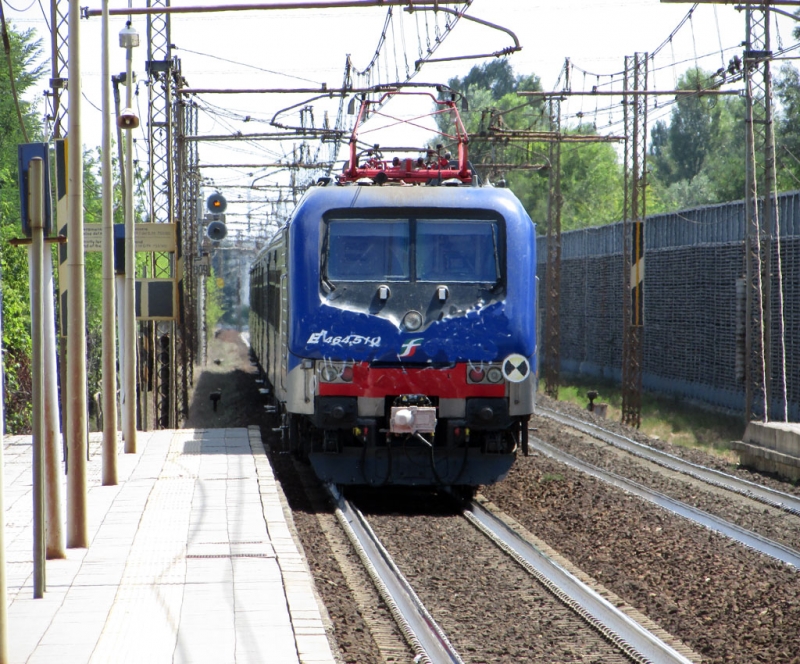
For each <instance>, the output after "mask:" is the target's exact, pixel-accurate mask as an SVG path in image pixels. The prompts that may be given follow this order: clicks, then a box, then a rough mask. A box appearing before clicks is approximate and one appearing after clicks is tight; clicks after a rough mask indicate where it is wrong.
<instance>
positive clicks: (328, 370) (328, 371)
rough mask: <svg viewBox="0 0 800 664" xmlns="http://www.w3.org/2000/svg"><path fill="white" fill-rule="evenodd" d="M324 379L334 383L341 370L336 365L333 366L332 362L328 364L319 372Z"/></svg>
mask: <svg viewBox="0 0 800 664" xmlns="http://www.w3.org/2000/svg"><path fill="white" fill-rule="evenodd" d="M319 374H320V376H321V377H322V380H323V381H324V382H326V383H332V382H333V381H335V380H336V379H337V378H338V377H339V371H338V370H337V369H336V367H332V366H331V365H330V364H326V365H325V366H324V367H322V371H320V372H319Z"/></svg>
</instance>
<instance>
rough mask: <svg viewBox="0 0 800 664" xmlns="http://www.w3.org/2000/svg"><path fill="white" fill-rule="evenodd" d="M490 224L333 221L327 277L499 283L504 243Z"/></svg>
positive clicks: (328, 241)
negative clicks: (502, 244)
mask: <svg viewBox="0 0 800 664" xmlns="http://www.w3.org/2000/svg"><path fill="white" fill-rule="evenodd" d="M499 223H500V222H498V221H496V220H489V219H391V220H385V219H332V220H330V221H329V222H328V230H327V238H326V253H325V269H324V273H325V275H326V277H327V279H328V280H329V281H331V282H337V281H432V282H462V283H484V284H495V283H497V281H498V280H499V279H500V264H501V261H500V256H501V243H500V241H499V237H500V229H499Z"/></svg>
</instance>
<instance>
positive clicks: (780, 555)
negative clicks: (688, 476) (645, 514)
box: [528, 437, 800, 569]
mask: <svg viewBox="0 0 800 664" xmlns="http://www.w3.org/2000/svg"><path fill="white" fill-rule="evenodd" d="M528 444H529V446H530V448H531V449H535V450H538V451H539V452H541V453H542V454H545V455H547V456H549V457H551V458H553V459H555V460H556V461H560V462H561V463H564V464H566V465H568V466H571V467H572V468H575V469H577V470H580V471H581V472H583V473H586V474H587V475H591V476H592V477H595V478H597V479H599V480H601V481H602V482H606V483H607V484H611V485H612V486H615V487H617V488H619V489H622V490H623V491H627V492H628V493H630V494H632V495H634V496H638V497H639V498H642V499H643V500H646V501H648V502H650V503H653V504H654V505H657V506H659V507H661V508H663V509H665V510H668V511H670V512H672V513H673V514H677V515H678V516H681V517H683V518H684V519H688V520H689V521H692V522H694V523H696V524H699V525H701V526H704V527H706V528H708V529H709V530H713V531H714V532H717V533H720V534H721V535H724V536H725V537H728V538H729V539H732V540H734V541H735V542H738V543H739V544H742V545H744V546H746V547H748V548H750V549H753V550H754V551H758V552H759V553H763V554H764V555H767V556H770V557H771V558H775V559H776V560H780V561H781V562H782V563H786V564H787V565H792V566H793V567H795V568H796V569H800V551H796V550H795V549H791V548H789V547H788V546H784V545H783V544H780V543H779V542H775V541H774V540H771V539H769V538H767V537H763V536H761V535H759V534H757V533H754V532H752V531H750V530H746V529H744V528H741V527H740V526H737V525H735V524H733V523H731V522H729V521H726V520H725V519H721V518H720V517H717V516H714V515H713V514H709V513H708V512H704V511H703V510H700V509H697V508H696V507H692V506H691V505H687V504H686V503H682V502H681V501H679V500H675V499H674V498H670V497H669V496H665V495H664V494H663V493H659V492H658V491H654V490H653V489H649V488H647V487H645V486H642V485H641V484H638V483H637V482H634V481H633V480H629V479H625V478H623V477H620V476H619V475H616V474H614V473H612V472H609V471H607V470H602V469H600V468H598V467H597V466H593V465H592V464H590V463H586V462H585V461H581V460H580V459H577V458H576V457H574V456H572V455H571V454H567V453H566V452H564V451H562V450H560V449H558V448H557V447H554V446H553V445H550V443H546V442H544V441H543V440H539V439H538V438H533V437H530V438H529V443H528Z"/></svg>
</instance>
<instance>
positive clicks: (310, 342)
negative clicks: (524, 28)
mask: <svg viewBox="0 0 800 664" xmlns="http://www.w3.org/2000/svg"><path fill="white" fill-rule="evenodd" d="M381 101H382V100H381ZM434 101H435V103H436V104H437V105H439V106H440V108H442V109H443V110H445V111H447V112H450V113H453V114H454V117H455V120H454V122H455V127H456V135H455V137H454V138H455V139H456V140H457V141H458V150H459V153H458V159H457V160H451V159H450V158H449V156H448V155H444V156H443V155H442V154H441V151H440V150H439V151H431V154H429V155H428V158H427V159H425V158H420V159H413V160H412V159H398V158H397V157H395V158H394V159H392V160H386V161H383V160H382V159H381V158H380V157H379V156H376V152H375V151H374V150H372V151H370V152H371V154H368V156H367V158H366V159H363V158H362V163H359V159H358V155H357V154H356V151H355V145H356V139H355V132H354V136H353V138H352V139H351V158H350V163H349V165H348V166H347V167H346V169H345V171H344V173H343V175H341V176H340V177H339V178H338V182H336V183H324V184H323V186H318V187H313V188H312V189H310V190H309V191H308V192H307V193H306V194H305V196H304V197H303V198H302V200H301V201H300V202H299V204H298V205H297V208H296V209H295V211H294V213H293V215H292V217H291V219H290V220H289V222H288V223H287V224H286V225H285V226H284V227H283V228H282V229H281V230H280V231H279V232H278V233H277V234H276V235H275V236H274V237H273V239H272V240H271V242H270V243H269V245H268V246H267V247H266V248H265V249H264V250H263V251H262V252H261V254H260V255H259V256H258V258H257V259H256V261H255V263H254V265H253V267H252V269H251V278H250V283H251V296H250V303H251V314H250V336H251V344H252V350H253V353H254V355H255V356H256V358H257V360H258V363H259V366H260V368H261V369H262V371H263V372H264V374H265V376H266V378H267V379H268V381H269V383H270V387H271V390H272V394H273V395H274V398H275V400H276V402H277V403H276V406H277V409H278V412H279V414H280V417H281V423H282V430H283V432H284V439H285V441H286V443H287V444H288V446H289V447H290V448H291V449H292V450H293V451H295V452H299V453H301V454H302V455H303V456H306V457H307V458H308V459H309V460H310V462H311V464H312V466H313V468H314V470H315V472H316V474H317V475H318V476H319V477H320V478H321V479H322V480H324V481H329V482H333V483H336V484H366V485H418V486H450V487H461V488H470V487H475V486H477V485H479V484H488V483H492V482H495V481H497V480H498V479H501V478H502V477H504V476H505V475H506V473H507V472H508V470H509V469H510V467H511V465H512V463H513V461H514V458H515V455H516V452H517V450H518V449H519V448H520V447H522V448H523V449H526V448H527V431H528V428H527V425H528V419H529V417H530V415H531V413H532V412H533V409H534V394H535V390H536V371H535V367H536V357H535V355H536V317H535V313H536V301H535V300H536V277H535V268H536V256H535V229H534V224H533V223H532V221H531V219H530V217H529V216H528V214H527V212H526V211H525V209H524V208H523V207H522V205H521V203H520V202H519V200H518V199H517V198H516V197H515V196H514V195H513V194H512V193H511V192H510V191H509V190H507V189H500V188H494V187H492V186H479V185H478V183H477V178H476V176H475V175H474V174H473V172H472V170H471V168H470V167H469V164H468V162H467V158H466V143H467V139H466V134H465V133H464V132H463V127H462V126H461V122H460V119H459V118H458V114H457V110H456V108H455V104H454V103H453V102H452V101H441V100H437V99H434ZM369 104H370V102H369V101H366V102H364V106H362V113H363V112H364V109H365V108H366V107H367V106H368V105H369Z"/></svg>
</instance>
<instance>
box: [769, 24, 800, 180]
mask: <svg viewBox="0 0 800 664" xmlns="http://www.w3.org/2000/svg"><path fill="white" fill-rule="evenodd" d="M795 30H796V33H795V36H796V37H798V38H800V34H798V33H797V31H800V28H796V29H795ZM775 94H776V96H777V97H778V100H779V101H780V111H779V113H778V115H777V118H776V125H775V135H776V142H777V146H776V155H775V161H776V164H777V169H778V187H779V188H780V189H798V188H800V128H798V126H797V117H798V114H800V72H798V71H797V69H795V68H794V67H792V66H791V65H789V64H786V65H784V66H783V67H781V70H780V74H779V76H778V77H777V78H776V80H775Z"/></svg>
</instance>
